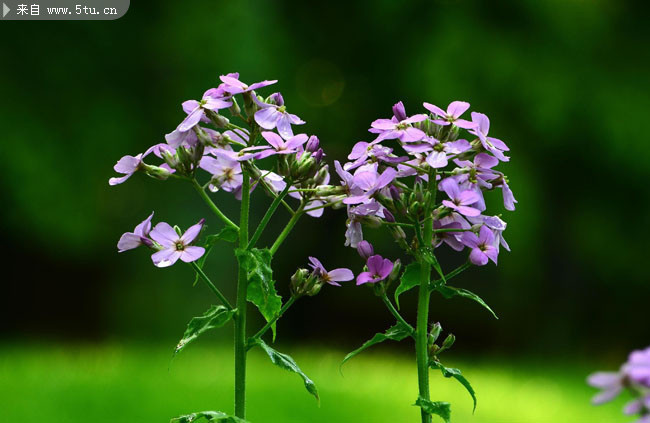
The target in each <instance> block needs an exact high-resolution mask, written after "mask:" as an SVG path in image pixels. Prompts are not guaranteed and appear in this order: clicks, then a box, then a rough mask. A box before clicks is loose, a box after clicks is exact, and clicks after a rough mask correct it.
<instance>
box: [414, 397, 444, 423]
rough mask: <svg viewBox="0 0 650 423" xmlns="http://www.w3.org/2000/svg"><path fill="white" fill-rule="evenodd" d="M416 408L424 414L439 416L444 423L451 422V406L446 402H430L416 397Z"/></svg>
mask: <svg viewBox="0 0 650 423" xmlns="http://www.w3.org/2000/svg"><path fill="white" fill-rule="evenodd" d="M413 405H417V406H418V407H421V408H422V410H424V412H425V413H428V414H435V415H436V416H440V417H441V418H442V419H443V420H444V421H445V423H449V422H450V421H451V420H450V419H451V405H450V404H449V403H448V402H444V401H430V400H428V399H424V398H422V397H418V399H417V401H415V404H413Z"/></svg>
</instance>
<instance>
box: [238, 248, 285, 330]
mask: <svg viewBox="0 0 650 423" xmlns="http://www.w3.org/2000/svg"><path fill="white" fill-rule="evenodd" d="M235 255H236V256H237V261H238V262H239V263H240V264H241V265H242V266H243V267H244V269H245V270H246V274H247V279H248V291H247V295H246V299H247V300H248V301H250V302H251V303H253V304H255V305H256V306H257V308H258V309H259V311H260V313H262V316H264V318H265V319H266V321H267V322H269V321H271V320H272V319H273V318H274V317H275V316H276V315H277V314H278V313H279V312H280V309H281V308H282V297H280V296H279V295H278V293H277V291H276V290H275V281H274V280H273V270H272V269H271V260H272V258H273V256H272V255H271V251H269V249H268V248H265V249H262V250H260V249H257V248H252V249H250V250H245V249H241V248H237V249H236V250H235ZM271 329H272V330H273V338H274V339H275V324H273V326H271Z"/></svg>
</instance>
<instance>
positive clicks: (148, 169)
mask: <svg viewBox="0 0 650 423" xmlns="http://www.w3.org/2000/svg"><path fill="white" fill-rule="evenodd" d="M143 169H144V171H145V173H146V174H147V176H151V177H152V178H154V179H160V180H161V181H164V180H166V179H167V178H169V175H171V174H172V173H171V172H170V171H169V170H167V169H165V168H164V167H160V166H151V165H144V167H143Z"/></svg>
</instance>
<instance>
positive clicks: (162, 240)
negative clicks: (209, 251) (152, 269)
mask: <svg viewBox="0 0 650 423" xmlns="http://www.w3.org/2000/svg"><path fill="white" fill-rule="evenodd" d="M203 222H204V219H201V220H200V221H199V223H197V224H196V225H193V226H190V228H189V229H188V230H187V231H185V233H184V234H183V235H180V236H179V235H178V234H177V233H176V231H175V230H174V228H172V227H171V226H169V224H168V223H165V222H160V223H158V224H157V225H156V227H155V228H153V230H152V231H151V233H150V234H149V235H150V236H151V238H152V239H153V240H154V241H156V242H157V243H158V244H159V245H160V246H161V247H162V248H161V249H160V251H158V252H155V253H154V254H153V255H152V256H151V260H153V264H155V265H156V266H158V267H168V266H171V265H172V264H174V263H176V261H178V259H181V260H182V261H184V262H186V263H190V262H192V261H195V260H198V259H199V258H201V256H202V255H203V254H204V253H205V249H204V248H203V247H196V246H192V245H190V244H191V243H192V241H194V239H195V238H196V237H197V236H198V235H199V233H200V232H201V229H202V228H203Z"/></svg>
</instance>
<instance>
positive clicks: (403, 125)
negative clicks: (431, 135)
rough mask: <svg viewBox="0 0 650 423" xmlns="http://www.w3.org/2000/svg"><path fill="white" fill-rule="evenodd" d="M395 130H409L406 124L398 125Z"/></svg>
mask: <svg viewBox="0 0 650 423" xmlns="http://www.w3.org/2000/svg"><path fill="white" fill-rule="evenodd" d="M395 128H396V129H406V128H408V125H407V124H406V123H398V124H397V125H395Z"/></svg>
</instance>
